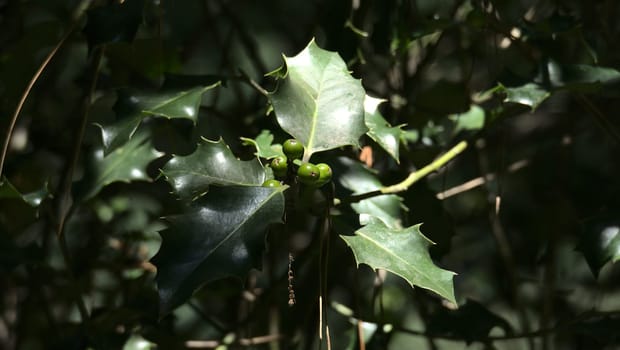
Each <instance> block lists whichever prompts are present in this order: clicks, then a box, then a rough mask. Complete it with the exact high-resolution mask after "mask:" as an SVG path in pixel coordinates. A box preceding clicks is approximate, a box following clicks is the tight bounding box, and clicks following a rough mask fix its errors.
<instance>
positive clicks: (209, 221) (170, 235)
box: [153, 186, 284, 314]
mask: <svg viewBox="0 0 620 350" xmlns="http://www.w3.org/2000/svg"><path fill="white" fill-rule="evenodd" d="M283 189H284V187H282V188H275V189H274V188H265V187H236V186H227V187H214V188H213V189H212V190H211V191H209V193H208V194H207V195H205V196H204V197H202V198H200V199H198V200H197V201H195V202H194V203H193V205H192V207H191V208H190V209H189V210H188V211H187V212H185V213H184V214H181V215H177V216H171V217H168V218H166V221H167V222H168V223H169V227H168V228H167V229H166V230H164V231H162V232H161V236H162V239H163V242H162V245H161V249H160V250H159V252H158V253H157V255H156V256H155V257H154V258H153V262H154V264H155V265H156V266H157V285H158V289H159V297H160V312H161V314H166V313H168V312H169V311H170V310H172V309H173V308H174V307H176V306H178V305H180V304H182V303H183V302H185V301H186V300H187V299H188V298H189V297H190V296H191V295H192V293H193V292H194V291H195V290H196V289H197V288H198V287H200V286H201V285H202V284H204V283H207V282H209V281H213V280H216V279H221V278H224V277H227V276H236V277H239V278H243V277H244V276H245V274H246V273H247V272H248V271H249V270H250V269H251V268H260V263H261V254H262V252H263V249H264V241H265V230H266V228H267V226H268V225H269V224H271V223H277V222H281V220H282V215H283V213H284V195H283V194H282V190H283Z"/></svg>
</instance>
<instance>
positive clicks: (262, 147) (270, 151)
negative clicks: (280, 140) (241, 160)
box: [241, 130, 284, 159]
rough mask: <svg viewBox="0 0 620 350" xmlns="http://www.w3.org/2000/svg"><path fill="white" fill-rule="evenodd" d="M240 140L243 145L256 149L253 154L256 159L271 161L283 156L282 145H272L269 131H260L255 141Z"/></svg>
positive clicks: (244, 138) (243, 138) (271, 136)
mask: <svg viewBox="0 0 620 350" xmlns="http://www.w3.org/2000/svg"><path fill="white" fill-rule="evenodd" d="M241 140H242V141H243V144H244V145H246V146H253V147H254V148H255V149H256V152H254V154H255V155H256V157H259V158H267V159H271V158H275V157H277V156H282V155H284V153H283V152H282V145H280V144H275V145H274V144H272V143H273V135H272V134H271V132H270V131H269V130H263V131H261V133H260V134H259V135H258V136H257V137H256V138H255V139H250V138H246V137H242V138H241Z"/></svg>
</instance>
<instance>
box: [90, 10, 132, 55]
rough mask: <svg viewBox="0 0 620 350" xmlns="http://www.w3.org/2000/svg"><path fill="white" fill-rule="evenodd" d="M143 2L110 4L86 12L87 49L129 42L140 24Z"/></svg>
mask: <svg viewBox="0 0 620 350" xmlns="http://www.w3.org/2000/svg"><path fill="white" fill-rule="evenodd" d="M143 8H144V0H126V1H123V2H116V1H114V2H112V3H111V4H110V5H107V6H100V7H96V8H93V9H91V10H89V11H88V21H87V22H86V27H84V34H85V35H86V39H87V40H88V47H89V49H90V50H92V49H93V48H94V47H95V46H98V45H101V44H107V43H114V42H119V41H126V42H131V41H132V40H133V38H134V37H135V35H136V32H137V31H138V27H139V26H140V23H142V9H143Z"/></svg>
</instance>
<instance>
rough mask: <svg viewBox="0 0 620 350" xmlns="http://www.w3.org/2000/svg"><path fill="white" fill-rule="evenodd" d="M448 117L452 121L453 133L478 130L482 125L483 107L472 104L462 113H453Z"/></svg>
mask: <svg viewBox="0 0 620 350" xmlns="http://www.w3.org/2000/svg"><path fill="white" fill-rule="evenodd" d="M449 118H450V119H451V120H452V121H454V124H455V125H454V133H455V134H456V133H458V132H460V131H463V130H470V131H476V130H480V129H482V127H483V126H484V109H482V108H480V107H478V106H476V105H472V106H471V108H470V109H469V111H467V112H465V113H462V114H453V115H451V116H450V117H449Z"/></svg>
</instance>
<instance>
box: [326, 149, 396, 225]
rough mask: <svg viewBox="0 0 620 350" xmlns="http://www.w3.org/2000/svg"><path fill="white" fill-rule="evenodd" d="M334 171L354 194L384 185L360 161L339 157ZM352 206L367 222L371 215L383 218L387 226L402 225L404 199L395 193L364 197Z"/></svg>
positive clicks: (339, 180) (361, 218)
mask: <svg viewBox="0 0 620 350" xmlns="http://www.w3.org/2000/svg"><path fill="white" fill-rule="evenodd" d="M333 168H334V173H335V174H338V177H337V178H336V181H338V182H339V183H340V184H341V185H342V186H343V187H344V188H346V189H348V190H350V191H352V192H353V194H360V193H366V192H370V191H374V190H378V189H380V188H381V187H383V185H382V184H381V181H379V179H378V178H377V177H376V175H375V174H374V173H373V172H372V171H371V170H369V169H368V168H366V167H365V166H364V165H362V164H361V163H359V162H356V161H353V160H352V159H349V158H344V157H341V158H338V162H337V163H334V164H333ZM351 207H352V208H353V210H355V212H356V213H358V214H360V220H361V221H362V222H365V220H366V219H367V218H369V217H375V218H379V219H380V220H382V221H383V222H384V223H385V224H386V225H387V226H389V227H393V228H399V227H401V218H400V215H401V212H402V210H403V208H404V206H403V204H402V199H401V198H400V197H399V196H397V195H394V194H385V195H382V196H376V197H372V198H369V199H364V200H362V201H360V202H358V203H352V204H351Z"/></svg>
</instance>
